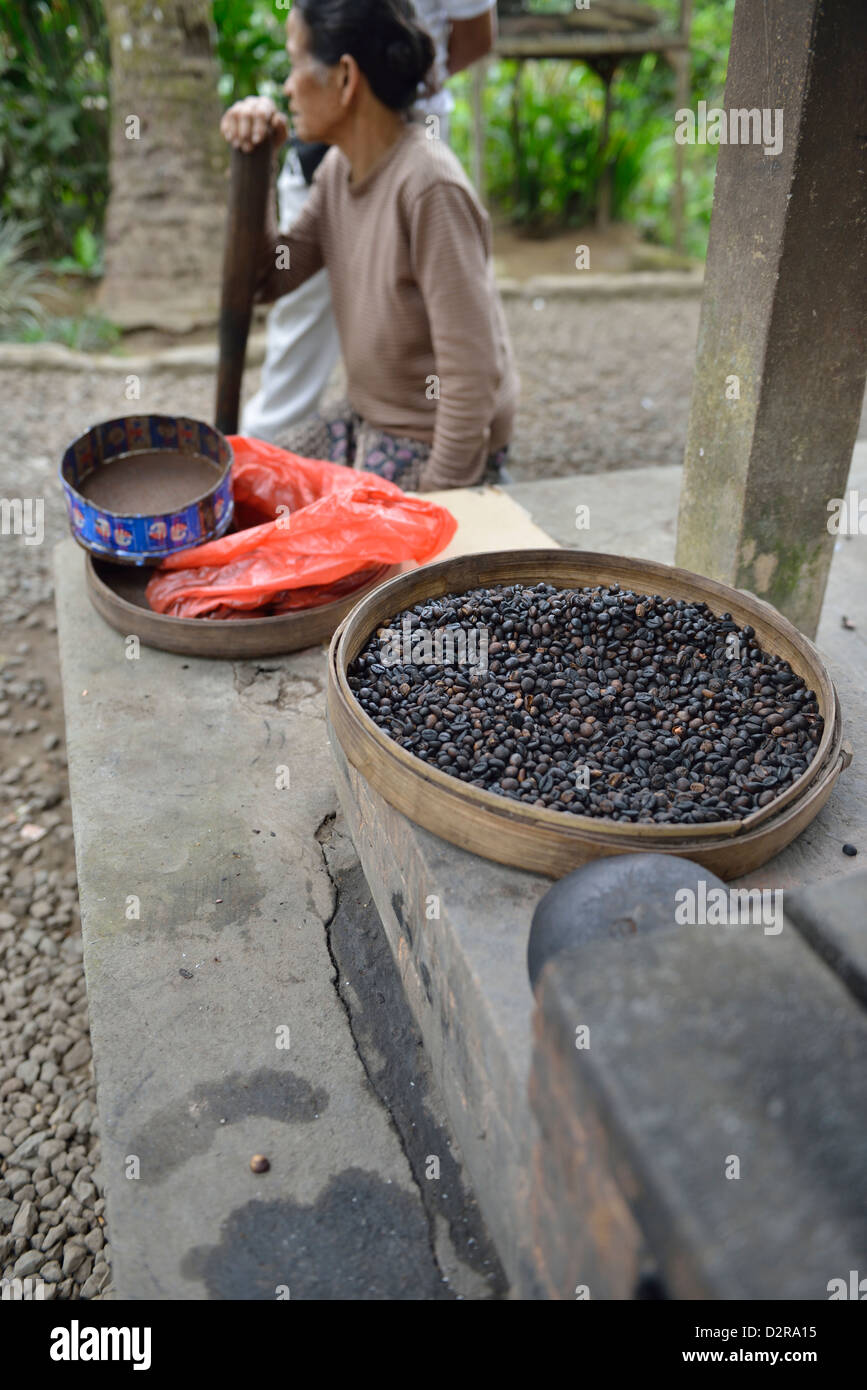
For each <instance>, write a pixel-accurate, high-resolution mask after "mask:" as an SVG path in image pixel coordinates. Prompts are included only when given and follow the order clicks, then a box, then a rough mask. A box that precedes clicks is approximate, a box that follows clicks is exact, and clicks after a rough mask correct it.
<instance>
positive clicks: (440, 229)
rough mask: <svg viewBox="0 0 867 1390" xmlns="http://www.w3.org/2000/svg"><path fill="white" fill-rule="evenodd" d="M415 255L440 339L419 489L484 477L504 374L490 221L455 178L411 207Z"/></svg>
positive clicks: (434, 335) (436, 339)
mask: <svg viewBox="0 0 867 1390" xmlns="http://www.w3.org/2000/svg"><path fill="white" fill-rule="evenodd" d="M410 237H411V243H410V254H411V261H412V266H413V271H414V274H415V277H416V280H417V283H418V286H419V288H420V290H421V292H422V297H423V300H424V307H425V310H426V312H427V318H428V323H429V325H430V334H431V339H432V342H433V349H434V358H435V363H436V375H437V376H438V378H439V401H438V404H437V410H436V418H435V424H434V438H433V448H432V450H431V456H430V459H429V460H428V462H427V463H426V464H425V466H424V468H423V470H422V474H421V478H420V482H419V486H420V490H422V491H425V490H433V489H436V488H447V487H466V486H470V485H472V484H474V483H477V482H479V481H480V479H481V477H482V474H483V472H484V468H485V461H486V459H487V456H488V452H489V443H490V438H491V428H490V426H491V419H492V416H493V414H494V406H495V402H496V398H497V392H498V390H499V386H500V379H501V372H500V369H499V367H498V365H497V342H496V328H495V324H494V319H493V315H492V312H491V283H490V279H489V276H490V273H491V272H490V265H489V244H488V243H489V235H488V228H487V219H486V215H485V213H484V212H483V211H481V210H480V209H479V208H478V207H476V206H475V205H474V203H473V200H472V199H471V197H470V196H469V195H468V194H467V192H466V191H465V190H464V189H462V188H461V187H460V186H459V185H458V184H456V183H445V182H443V183H437V184H435V185H434V186H433V187H432V188H429V189H428V190H427V191H426V192H425V193H423V194H422V195H421V196H420V197H419V198H418V199H417V200H416V203H415V206H414V208H413V212H412V221H411V231H410Z"/></svg>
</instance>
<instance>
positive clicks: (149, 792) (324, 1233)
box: [55, 540, 497, 1300]
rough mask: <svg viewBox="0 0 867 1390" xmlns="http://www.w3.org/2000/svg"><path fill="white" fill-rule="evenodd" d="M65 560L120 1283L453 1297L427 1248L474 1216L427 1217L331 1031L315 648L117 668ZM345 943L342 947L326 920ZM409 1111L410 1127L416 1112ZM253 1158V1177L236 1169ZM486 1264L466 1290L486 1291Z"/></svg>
mask: <svg viewBox="0 0 867 1390" xmlns="http://www.w3.org/2000/svg"><path fill="white" fill-rule="evenodd" d="M83 565H84V559H83V556H82V553H81V551H80V550H79V548H78V547H77V546H76V545H75V543H74V542H72V541H71V540H70V541H65V542H63V543H62V544H61V545H60V546H59V547H58V548H57V550H56V552H55V569H56V594H57V610H58V631H59V641H60V651H61V662H62V672H63V677H64V706H65V714H66V725H67V750H68V758H69V772H70V788H71V800H72V809H73V820H74V828H75V848H76V858H77V863H78V879H79V890H80V899H81V913H82V933H83V939H84V964H85V971H86V978H87V993H88V1004H89V1013H90V1021H91V1036H92V1041H93V1055H94V1066H95V1071H96V1082H97V1103H98V1107H99V1113H100V1119H101V1134H102V1161H101V1177H102V1182H103V1185H104V1190H105V1197H106V1217H107V1230H108V1233H109V1238H110V1240H111V1247H112V1273H113V1282H114V1287H115V1289H116V1291H117V1295H118V1297H120V1298H122V1299H149V1298H157V1299H172V1300H184V1299H200V1298H216V1299H248V1300H249V1299H259V1300H273V1299H275V1298H278V1297H281V1296H282V1297H286V1296H287V1295H286V1293H285V1292H284V1293H283V1294H282V1295H281V1294H280V1293H279V1290H280V1289H281V1288H282V1289H284V1290H285V1289H287V1288H288V1289H289V1290H290V1295H289V1296H291V1298H292V1299H314V1298H316V1299H353V1300H355V1299H364V1300H367V1299H419V1298H421V1299H425V1300H429V1299H438V1298H442V1297H455V1296H456V1293H457V1292H458V1291H459V1290H460V1289H461V1287H462V1285H461V1282H460V1280H458V1282H457V1286H456V1288H450V1287H448V1286H447V1285H446V1284H445V1283H444V1280H445V1277H446V1273H447V1272H449V1271H450V1269H451V1268H452V1267H455V1266H457V1265H459V1264H460V1265H463V1264H465V1263H468V1265H469V1266H470V1267H471V1266H472V1263H473V1258H474V1253H473V1251H470V1252H469V1254H468V1255H466V1257H465V1256H464V1255H463V1254H461V1255H460V1256H458V1255H457V1254H456V1253H452V1254H451V1255H450V1256H449V1258H448V1259H446V1257H445V1256H444V1254H443V1248H444V1246H445V1248H446V1249H448V1246H449V1240H450V1236H449V1231H452V1230H453V1231H454V1232H456V1233H458V1234H459V1235H461V1236H463V1237H464V1239H465V1240H466V1238H467V1235H468V1233H469V1232H472V1230H473V1227H472V1224H471V1225H469V1226H466V1225H463V1226H462V1224H461V1223H462V1221H463V1219H464V1218H463V1217H462V1216H461V1214H460V1211H459V1210H458V1211H456V1210H455V1208H454V1205H452V1206H451V1207H449V1206H443V1216H445V1219H446V1221H447V1222H448V1223H449V1224H448V1227H447V1229H446V1231H445V1232H444V1231H443V1230H441V1229H440V1224H439V1223H440V1222H441V1221H442V1217H438V1216H437V1215H436V1213H434V1212H433V1211H430V1210H427V1211H426V1208H425V1203H424V1202H423V1201H422V1199H421V1193H420V1185H421V1183H420V1181H419V1177H420V1178H421V1182H423V1181H424V1174H423V1173H422V1174H421V1175H418V1174H416V1173H415V1171H414V1169H413V1167H412V1164H411V1161H410V1157H409V1154H410V1149H409V1148H408V1147H407V1146H406V1145H405V1144H404V1143H403V1141H402V1139H401V1135H400V1130H399V1126H398V1124H397V1122H396V1121H394V1120H393V1118H392V1114H391V1112H390V1110H389V1108H387V1106H386V1105H385V1104H384V1103H383V1102H382V1100H381V1099H380V1097H379V1096H378V1095H377V1092H376V1089H375V1087H374V1085H373V1084H372V1078H373V1071H372V1070H369V1069H368V1068H367V1067H366V1066H365V1063H364V1060H363V1057H362V1054H361V1051H360V1047H359V1043H358V1040H357V1038H356V1036H354V1034H353V1029H352V1027H351V1026H350V1021H349V1017H348V1015H349V1014H350V1013H351V1003H350V1002H349V1001H348V999H347V991H348V990H352V989H354V986H353V985H352V980H351V978H349V979H346V978H343V979H341V978H340V972H339V967H338V966H337V964H336V960H337V959H340V960H341V961H343V963H344V969H345V965H346V961H347V958H348V957H349V952H348V950H347V948H346V946H342V947H341V948H340V949H339V951H338V952H336V953H335V955H334V956H333V955H332V950H331V935H330V934H331V926H332V922H333V920H334V918H335V914H336V910H337V907H338V905H339V904H338V882H339V863H338V862H337V860H335V854H336V853H337V851H336V848H335V844H334V841H333V836H332V829H333V826H332V823H333V820H334V816H335V813H336V811H337V809H338V808H337V800H336V796H335V792H334V786H333V780H332V776H331V768H330V758H329V754H328V749H327V743H326V737H325V724H324V694H323V689H324V687H323V678H324V675H325V653H324V651H323V650H322V649H320V648H315V649H312V650H309V651H305V652H301V653H298V654H296V655H293V656H291V657H285V658H278V659H273V660H269V661H267V662H262V663H261V664H257V663H253V662H237V663H231V662H219V663H218V662H209V661H196V660H194V659H192V658H190V659H189V660H185V659H183V658H181V657H173V656H170V655H168V654H166V653H162V652H157V651H153V650H150V649H148V648H146V647H144V646H143V647H142V648H141V652H140V656H139V658H138V659H137V660H127V659H126V644H125V641H124V637H123V636H122V635H121V634H119V633H116V632H114V631H113V630H112V629H111V628H109V627H108V626H106V624H104V623H103V622H102V620H101V619H100V618H99V617H98V616H97V614H96V613H95V611H94V610H93V608H92V607H91V606H90V603H89V602H88V599H87V597H86V593H85V588H84V574H83ZM346 843H347V844H348V842H346ZM349 850H350V851H351V846H349ZM349 857H350V858H351V861H352V862H353V863H354V862H355V857H354V855H350V856H349ZM343 860H344V867H345V864H346V861H347V855H346V853H345V851H344V853H343ZM356 891H357V890H356ZM367 901H368V902H369V899H367ZM345 906H346V904H344V908H345ZM351 925H353V926H358V925H360V924H359V923H358V922H357V921H356V922H354V923H352V924H351ZM341 939H342V940H344V941H345V940H349V941H352V939H353V932H352V930H351V927H348V926H347V925H346V924H345V923H344V926H343V928H342V929H341ZM392 1017H394V1014H392ZM376 1043H377V1051H378V1063H377V1064H378V1065H381V1064H382V1055H383V1054H382V1045H383V1037H382V1035H379V1036H377V1038H376ZM386 1060H387V1058H386ZM410 1067H411V1072H412V1074H414V1075H415V1076H416V1077H417V1076H418V1064H417V1063H416V1066H415V1067H412V1064H411V1062H410ZM407 1084H408V1083H407ZM392 1085H393V1082H392ZM420 1089H426V1088H420ZM425 1122H426V1124H427V1126H428V1130H427V1132H428V1133H429V1134H430V1133H431V1132H432V1130H431V1116H430V1113H429V1114H428V1115H427V1116H426V1121H425ZM449 1144H450V1138H449V1136H447V1135H445V1134H442V1135H440V1141H439V1143H437V1144H435V1146H434V1147H433V1148H432V1152H434V1153H440V1154H442V1163H443V1172H444V1175H447V1176H448V1178H449V1182H450V1186H449V1196H450V1197H451V1198H452V1199H454V1197H455V1189H454V1188H452V1187H451V1181H452V1179H454V1181H455V1182H456V1183H459V1179H460V1172H461V1161H460V1157H459V1155H458V1154H457V1153H452V1152H450V1150H449ZM254 1154H264V1155H265V1156H266V1157H267V1158H268V1159H269V1160H270V1164H271V1167H270V1171H269V1172H267V1173H264V1174H260V1175H257V1174H254V1173H253V1172H251V1169H250V1159H251V1157H252V1156H253V1155H254ZM457 1190H458V1192H460V1190H461V1189H460V1187H459V1186H458V1189H457ZM476 1234H478V1233H476ZM482 1249H483V1242H482V1241H481V1239H477V1240H476V1242H475V1250H477V1251H479V1252H481V1251H482ZM487 1264H488V1268H487V1269H485V1268H480V1269H478V1270H477V1271H475V1272H473V1274H472V1277H471V1278H470V1280H469V1284H468V1285H467V1283H466V1282H465V1283H464V1285H463V1287H464V1288H469V1289H470V1290H473V1289H475V1290H476V1291H475V1292H472V1291H471V1292H469V1293H468V1295H467V1296H469V1297H486V1296H488V1294H489V1292H490V1275H491V1274H495V1270H494V1268H493V1266H494V1264H495V1261H493V1262H492V1261H490V1260H489V1261H488V1262H487ZM496 1287H497V1281H496V1278H495V1279H494V1288H496ZM462 1296H464V1295H462Z"/></svg>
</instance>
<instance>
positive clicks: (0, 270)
mask: <svg viewBox="0 0 867 1390" xmlns="http://www.w3.org/2000/svg"><path fill="white" fill-rule="evenodd" d="M35 229H36V224H35V223H33V222H8V221H5V220H3V219H0V338H15V337H18V336H20V335H21V334H23V333H27V332H39V331H40V330H41V329H42V327H43V325H44V323H45V320H46V312H45V309H44V307H43V303H42V300H43V298H44V297H45V294H46V292H47V290H48V282H47V281H46V279H45V267H44V266H42V265H40V264H39V263H38V262H37V261H32V260H27V259H26V255H27V253H28V252H29V251H30V250H32V246H33V232H34V231H35Z"/></svg>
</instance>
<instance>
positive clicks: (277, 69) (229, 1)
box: [213, 0, 289, 106]
mask: <svg viewBox="0 0 867 1390" xmlns="http://www.w3.org/2000/svg"><path fill="white" fill-rule="evenodd" d="M213 10H214V23H215V24H216V27H217V57H218V58H219V61H220V67H221V68H222V76H221V78H220V95H221V97H222V98H223V100H224V101H225V103H226V105H227V106H231V104H232V102H235V101H240V100H241V99H242V98H243V97H249V96H254V95H256V94H259V95H262V96H271V97H275V98H276V97H277V96H278V95H279V94H280V92H281V91H282V88H283V83H284V82H285V81H286V78H287V76H288V73H289V59H288V57H287V54H286V20H287V17H288V9H287V8H286V7H285V4H284V7H283V8H279V9H278V8H277V3H276V0H213Z"/></svg>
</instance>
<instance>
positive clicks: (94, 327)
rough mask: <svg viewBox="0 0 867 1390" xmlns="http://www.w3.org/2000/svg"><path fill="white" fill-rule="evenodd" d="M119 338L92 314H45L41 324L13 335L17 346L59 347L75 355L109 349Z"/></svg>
mask: <svg viewBox="0 0 867 1390" xmlns="http://www.w3.org/2000/svg"><path fill="white" fill-rule="evenodd" d="M2 336H3V335H2V331H0V337H2ZM121 336H122V335H121V331H120V329H119V328H118V327H117V325H116V324H114V323H111V322H110V321H109V320H108V319H104V318H100V317H99V316H97V315H94V314H84V315H81V316H78V317H70V316H69V315H60V316H57V315H54V314H48V315H46V317H45V319H44V321H43V322H42V323H41V324H38V325H31V326H30V327H29V328H26V329H23V330H22V331H21V332H18V333H16V334H15V335H14V337H15V341H16V342H18V343H45V342H50V343H63V344H64V346H65V347H68V348H74V349H75V350H76V352H98V351H99V350H100V349H101V348H113V347H115V346H116V344H117V343H119V342H120V339H121Z"/></svg>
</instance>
